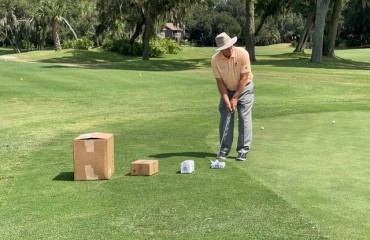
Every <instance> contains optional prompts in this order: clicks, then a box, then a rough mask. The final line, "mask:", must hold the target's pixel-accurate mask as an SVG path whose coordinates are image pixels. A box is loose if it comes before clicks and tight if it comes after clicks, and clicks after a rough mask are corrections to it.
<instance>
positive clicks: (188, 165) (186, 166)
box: [180, 160, 194, 173]
mask: <svg viewBox="0 0 370 240" xmlns="http://www.w3.org/2000/svg"><path fill="white" fill-rule="evenodd" d="M180 172H181V173H192V172H194V161H193V160H185V161H183V162H182V163H181V165H180Z"/></svg>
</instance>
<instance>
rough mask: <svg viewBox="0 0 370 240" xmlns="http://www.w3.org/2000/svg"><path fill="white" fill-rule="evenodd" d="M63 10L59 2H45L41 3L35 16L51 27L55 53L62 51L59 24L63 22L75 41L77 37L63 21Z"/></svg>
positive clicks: (51, 0) (63, 7)
mask: <svg viewBox="0 0 370 240" xmlns="http://www.w3.org/2000/svg"><path fill="white" fill-rule="evenodd" d="M64 10H65V6H64V5H63V4H62V2H61V1H55V0H45V1H44V2H42V3H41V6H40V7H39V8H38V10H37V13H36V15H37V16H38V17H39V18H40V19H44V21H47V23H48V24H50V25H51V31H52V35H53V39H54V48H55V51H59V50H61V49H62V45H61V44H60V36H59V23H60V22H65V23H66V25H67V26H68V27H69V29H70V30H71V32H72V33H73V36H74V37H75V39H77V35H76V33H75V32H74V30H73V28H72V27H71V25H70V24H69V22H68V21H67V19H65V18H64V17H63V16H62V14H63V12H64Z"/></svg>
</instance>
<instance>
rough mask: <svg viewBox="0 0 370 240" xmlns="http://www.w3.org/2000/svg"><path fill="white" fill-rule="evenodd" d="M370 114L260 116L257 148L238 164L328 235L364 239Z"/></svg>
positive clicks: (369, 229)
mask: <svg viewBox="0 0 370 240" xmlns="http://www.w3.org/2000/svg"><path fill="white" fill-rule="evenodd" d="M369 119H370V113H369V112H365V111H354V112H332V113H320V114H300V115H289V116H284V117H275V118H269V119H256V120H255V121H254V142H253V151H252V152H251V154H250V156H249V158H248V161H247V162H246V164H245V165H238V164H235V165H236V166H238V167H239V168H240V169H243V170H244V171H246V172H247V173H248V174H251V175H252V176H254V177H255V178H256V179H258V180H259V181H261V182H262V183H263V184H264V185H265V186H267V187H269V188H270V189H272V190H273V191H274V192H276V193H277V194H278V195H280V196H281V197H282V198H284V199H286V200H287V201H288V202H289V203H291V204H292V206H294V207H297V208H298V209H299V210H300V211H302V213H303V214H304V215H305V216H309V217H310V218H311V219H312V220H313V221H314V222H316V223H318V224H319V225H320V227H321V228H322V230H323V231H324V232H325V233H327V234H328V236H329V237H331V238H334V239H361V238H363V237H364V236H369V235H370V205H369V202H370V197H369V192H370V178H369V169H370V162H369V156H370V148H369V146H370V138H369V133H370V124H369ZM261 127H264V130H261ZM344 229H345V230H344Z"/></svg>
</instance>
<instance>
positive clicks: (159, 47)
mask: <svg viewBox="0 0 370 240" xmlns="http://www.w3.org/2000/svg"><path fill="white" fill-rule="evenodd" d="M166 52H167V51H166V48H165V47H164V46H163V44H162V43H161V39H159V38H155V39H152V40H150V42H149V56H150V57H161V56H163V55H165V54H166Z"/></svg>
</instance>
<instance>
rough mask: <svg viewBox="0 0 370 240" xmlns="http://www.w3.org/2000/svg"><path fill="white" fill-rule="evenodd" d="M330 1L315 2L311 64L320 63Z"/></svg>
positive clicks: (318, 0)
mask: <svg viewBox="0 0 370 240" xmlns="http://www.w3.org/2000/svg"><path fill="white" fill-rule="evenodd" d="M329 3H330V0H317V3H316V19H315V30H314V33H313V46H312V56H311V62H313V63H322V47H323V41H324V39H323V38H324V29H325V18H326V13H327V12H328V7H329Z"/></svg>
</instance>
